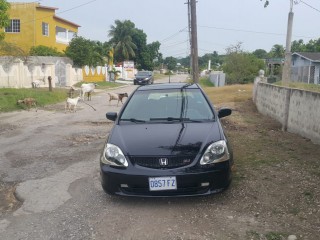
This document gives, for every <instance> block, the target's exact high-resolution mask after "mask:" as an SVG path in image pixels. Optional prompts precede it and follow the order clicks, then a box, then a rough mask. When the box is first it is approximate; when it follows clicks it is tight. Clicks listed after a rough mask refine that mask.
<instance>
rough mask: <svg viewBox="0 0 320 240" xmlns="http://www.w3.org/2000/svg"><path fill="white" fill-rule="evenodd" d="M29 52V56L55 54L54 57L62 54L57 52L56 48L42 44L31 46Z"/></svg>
mask: <svg viewBox="0 0 320 240" xmlns="http://www.w3.org/2000/svg"><path fill="white" fill-rule="evenodd" d="M29 54H30V55H31V56H56V57H60V56H63V55H64V54H63V53H61V52H59V51H58V50H57V48H52V47H47V46H43V45H39V46H36V47H31V49H30V52H29Z"/></svg>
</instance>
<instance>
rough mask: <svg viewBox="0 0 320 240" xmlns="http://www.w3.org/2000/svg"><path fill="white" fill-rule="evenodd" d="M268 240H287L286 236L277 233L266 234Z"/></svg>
mask: <svg viewBox="0 0 320 240" xmlns="http://www.w3.org/2000/svg"><path fill="white" fill-rule="evenodd" d="M266 239H267V240H285V239H286V234H283V233H277V232H269V233H267V234H266Z"/></svg>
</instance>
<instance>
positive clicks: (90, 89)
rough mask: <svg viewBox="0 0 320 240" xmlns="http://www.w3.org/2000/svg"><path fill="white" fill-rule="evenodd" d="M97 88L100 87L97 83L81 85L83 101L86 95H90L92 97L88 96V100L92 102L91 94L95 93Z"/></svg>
mask: <svg viewBox="0 0 320 240" xmlns="http://www.w3.org/2000/svg"><path fill="white" fill-rule="evenodd" d="M96 86H98V85H97V84H96V83H83V84H82V85H81V96H82V100H84V96H85V94H86V93H90V95H89V94H88V100H89V99H90V100H91V93H92V92H94V89H95V87H96ZM89 96H90V97H89Z"/></svg>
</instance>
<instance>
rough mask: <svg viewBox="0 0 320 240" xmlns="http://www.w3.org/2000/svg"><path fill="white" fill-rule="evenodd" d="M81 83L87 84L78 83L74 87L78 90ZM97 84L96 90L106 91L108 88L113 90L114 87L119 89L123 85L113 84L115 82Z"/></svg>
mask: <svg viewBox="0 0 320 240" xmlns="http://www.w3.org/2000/svg"><path fill="white" fill-rule="evenodd" d="M83 83H87V82H78V83H77V84H75V85H74V86H75V87H77V88H80V87H81V85H82V84H83ZM97 84H98V86H96V88H97V89H108V88H114V87H119V86H122V85H123V84H121V83H115V82H97Z"/></svg>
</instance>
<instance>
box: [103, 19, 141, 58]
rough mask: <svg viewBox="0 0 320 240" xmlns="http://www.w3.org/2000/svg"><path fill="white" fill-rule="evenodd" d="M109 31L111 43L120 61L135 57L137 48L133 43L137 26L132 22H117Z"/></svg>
mask: <svg viewBox="0 0 320 240" xmlns="http://www.w3.org/2000/svg"><path fill="white" fill-rule="evenodd" d="M110 28H111V29H110V31H109V37H111V40H110V42H111V43H112V44H113V45H114V53H115V56H116V59H117V60H118V61H123V60H129V58H130V57H134V56H135V52H134V50H136V49H137V46H136V45H135V44H134V43H133V41H132V35H133V33H134V29H135V25H134V23H133V22H131V21H130V20H124V21H123V22H121V21H120V20H116V21H115V25H111V27H110Z"/></svg>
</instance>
